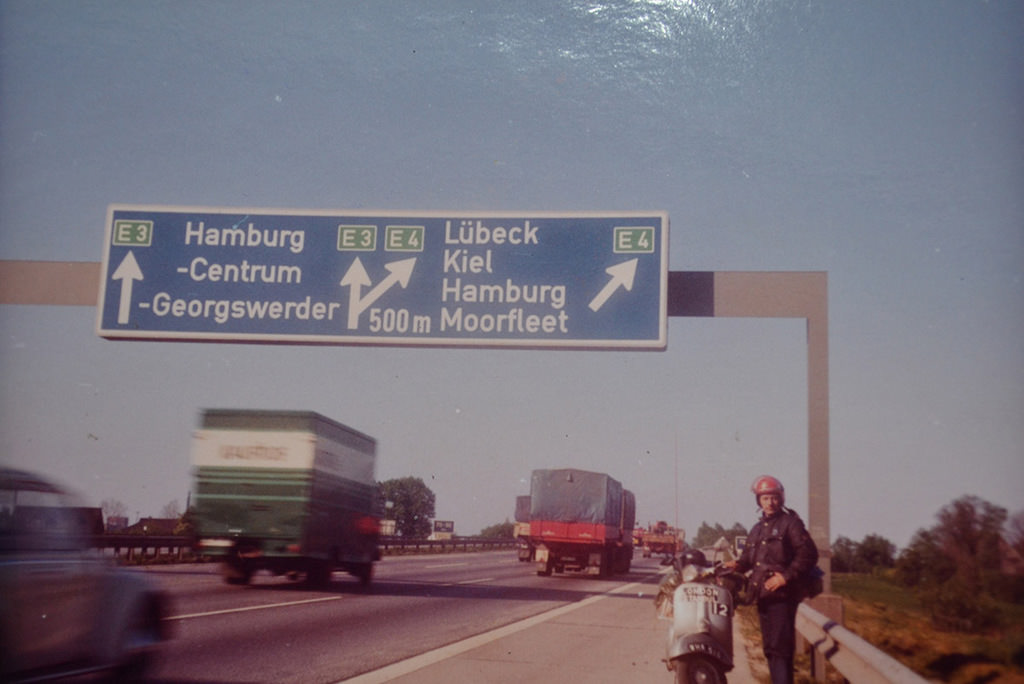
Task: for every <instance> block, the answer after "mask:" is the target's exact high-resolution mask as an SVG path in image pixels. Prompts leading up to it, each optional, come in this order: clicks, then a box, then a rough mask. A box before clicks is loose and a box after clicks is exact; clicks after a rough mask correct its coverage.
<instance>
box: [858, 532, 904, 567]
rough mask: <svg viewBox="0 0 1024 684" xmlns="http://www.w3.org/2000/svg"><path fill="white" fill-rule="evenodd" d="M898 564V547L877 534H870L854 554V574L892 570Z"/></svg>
mask: <svg viewBox="0 0 1024 684" xmlns="http://www.w3.org/2000/svg"><path fill="white" fill-rule="evenodd" d="M895 564H896V545H895V544H893V543H892V542H891V541H889V540H888V539H886V538H884V537H880V536H879V535H877V534H869V535H868V536H866V537H864V539H863V541H861V543H860V544H858V545H857V550H856V552H855V553H854V562H853V571H854V572H873V571H874V570H876V569H879V568H891V567H892V566H893V565H895Z"/></svg>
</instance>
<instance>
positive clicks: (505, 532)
mask: <svg viewBox="0 0 1024 684" xmlns="http://www.w3.org/2000/svg"><path fill="white" fill-rule="evenodd" d="M480 536H481V537H483V538H484V539H514V538H515V524H513V523H511V522H509V520H508V519H507V518H506V519H505V522H503V523H498V524H497V525H491V526H490V527H485V528H484V529H482V530H480Z"/></svg>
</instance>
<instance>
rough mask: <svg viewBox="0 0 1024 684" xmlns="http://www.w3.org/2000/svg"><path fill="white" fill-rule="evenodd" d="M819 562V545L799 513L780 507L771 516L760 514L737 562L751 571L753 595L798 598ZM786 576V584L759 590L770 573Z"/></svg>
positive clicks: (739, 568)
mask: <svg viewBox="0 0 1024 684" xmlns="http://www.w3.org/2000/svg"><path fill="white" fill-rule="evenodd" d="M817 563H818V547H817V545H815V543H814V540H813V539H811V535H810V534H808V533H807V528H806V527H804V521H803V520H801V519H800V516H799V515H797V514H796V513H794V512H793V511H791V510H789V509H788V508H784V509H782V511H780V512H779V513H777V514H776V515H775V516H773V517H771V518H764V517H762V518H761V520H760V521H758V522H757V524H755V525H754V527H753V528H751V530H750V534H749V535H748V536H747V543H746V546H744V547H743V554H742V555H741V556H740V558H739V561H738V562H737V566H736V569H737V570H739V571H740V572H746V571H748V570H752V571H753V572H751V574H750V585H751V589H752V590H753V596H754V598H756V599H758V600H761V599H764V600H788V601H801V600H803V598H804V591H805V581H806V577H807V573H809V572H810V571H811V568H813V567H814V566H815V565H816V564H817ZM774 572H779V573H782V576H783V577H785V578H786V585H785V586H784V587H782V588H780V589H777V590H776V591H774V592H768V591H764V590H763V589H762V587H763V585H764V582H765V580H767V579H768V578H769V577H771V575H772V573H774Z"/></svg>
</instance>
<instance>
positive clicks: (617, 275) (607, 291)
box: [590, 259, 639, 311]
mask: <svg viewBox="0 0 1024 684" xmlns="http://www.w3.org/2000/svg"><path fill="white" fill-rule="evenodd" d="M637 262H639V259H630V260H629V261H623V262H622V263H621V264H616V265H614V266H609V267H608V268H606V269H605V270H604V272H605V273H607V274H608V275H610V276H611V277H612V278H611V280H609V281H608V282H607V283H606V284H605V286H604V287H603V288H601V291H600V292H598V293H597V296H596V297H594V298H593V299H592V300H590V310H591V311H597V310H598V309H600V308H601V307H602V306H604V303H605V302H607V301H608V298H609V297H611V296H612V294H613V293H614V292H615V291H616V290H618V289H619V287H620V286H621V287H624V288H626V289H627V290H632V289H633V281H634V280H635V279H636V265H637Z"/></svg>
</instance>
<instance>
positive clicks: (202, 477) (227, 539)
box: [192, 409, 383, 586]
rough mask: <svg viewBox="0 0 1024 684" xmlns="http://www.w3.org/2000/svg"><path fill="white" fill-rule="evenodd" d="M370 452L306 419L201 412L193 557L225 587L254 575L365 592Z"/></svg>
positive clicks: (344, 431)
mask: <svg viewBox="0 0 1024 684" xmlns="http://www.w3.org/2000/svg"><path fill="white" fill-rule="evenodd" d="M376 450H377V443H376V440H374V439H373V438H372V437H369V436H367V435H365V434H363V433H361V432H359V431H357V430H353V429H352V428H350V427H347V426H345V425H342V424H341V423H338V422H335V421H333V420H330V419H329V418H325V417H324V416H321V415H319V414H317V413H313V412H311V411H264V410H246V409H207V410H204V411H203V412H202V415H201V421H200V427H199V429H198V430H196V432H195V433H194V436H193V439H192V463H193V467H194V476H195V490H194V500H193V502H194V503H193V505H194V510H193V521H194V526H195V534H196V539H195V545H196V549H197V551H198V552H199V553H200V554H201V555H203V556H207V557H211V558H214V559H217V560H219V561H220V562H221V566H222V568H223V575H224V579H225V581H226V582H228V583H230V584H247V583H248V582H249V581H250V579H251V578H252V575H253V573H254V572H256V571H257V570H268V571H270V572H272V573H274V574H275V575H284V574H287V575H289V576H293V577H299V576H302V577H304V578H305V579H306V580H307V582H309V583H310V584H313V585H317V586H323V585H326V584H328V583H329V582H330V580H331V573H332V572H333V571H334V570H344V571H346V572H349V573H351V574H352V575H354V576H355V577H357V578H358V579H359V581H360V582H361V583H362V584H369V583H370V581H371V579H372V577H373V563H374V561H377V560H380V549H379V546H378V539H379V536H380V520H381V517H382V511H383V505H382V502H381V497H380V494H379V490H378V487H377V483H376V480H375V467H376Z"/></svg>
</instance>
